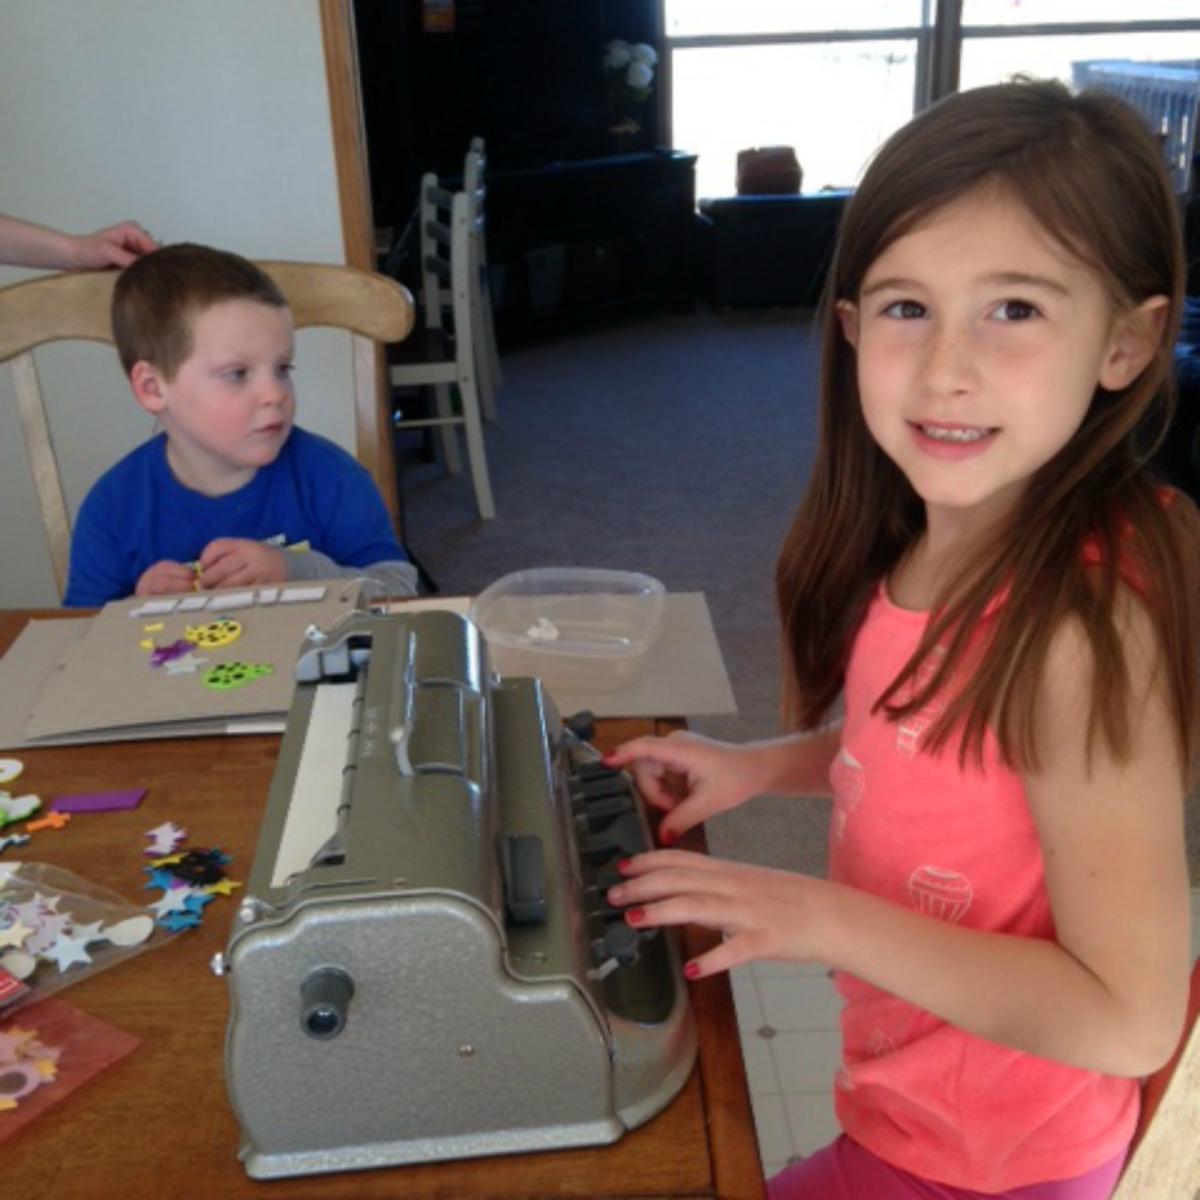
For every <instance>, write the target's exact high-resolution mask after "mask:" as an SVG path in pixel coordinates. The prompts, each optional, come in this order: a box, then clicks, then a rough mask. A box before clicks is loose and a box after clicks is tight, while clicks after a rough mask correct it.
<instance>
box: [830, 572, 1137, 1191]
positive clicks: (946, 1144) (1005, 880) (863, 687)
mask: <svg viewBox="0 0 1200 1200" xmlns="http://www.w3.org/2000/svg"><path fill="white" fill-rule="evenodd" d="M926 619H927V614H925V613H919V612H909V611H907V610H904V609H900V608H897V607H896V606H895V605H894V604H892V603H891V601H890V600H889V599H888V598H887V595H886V592H885V590H884V589H883V587H882V586H881V587H880V589H879V592H878V594H877V595H876V597H875V599H874V600H873V602H872V604H871V606H870V609H869V611H868V613H867V617H866V620H865V621H864V622H863V625H862V628H861V629H860V631H859V633H858V636H857V638H856V640H855V643H854V648H853V651H852V653H851V657H850V664H849V668H848V670H847V674H846V688H845V699H846V721H845V727H844V730H843V734H842V743H841V749H840V751H839V753H838V755H837V757H836V759H835V760H834V763H833V766H832V768H831V770H830V781H831V783H832V785H833V793H834V807H833V813H832V820H831V825H830V877H831V878H832V879H834V880H837V881H839V882H841V883H846V884H851V885H853V886H855V887H858V888H861V889H862V890H863V891H867V892H872V893H874V894H875V895H877V896H882V897H884V898H885V899H888V900H891V901H893V902H894V903H896V904H901V905H905V906H906V907H910V908H915V909H916V910H917V911H918V912H922V913H925V914H926V915H928V916H929V917H931V918H933V919H934V920H939V921H950V922H954V923H957V924H960V925H963V926H964V927H969V928H972V929H981V930H990V931H994V932H1004V933H1010V934H1020V935H1022V936H1024V937H1034V938H1053V937H1054V922H1053V918H1052V916H1051V912H1050V904H1049V899H1048V896H1047V893H1046V887H1045V880H1044V872H1043V865H1042V855H1041V849H1040V845H1039V843H1038V838H1037V831H1036V829H1035V827H1034V824H1033V819H1032V817H1031V816H1030V813H1029V809H1028V806H1027V804H1026V800H1025V789H1024V786H1023V784H1022V782H1021V779H1020V777H1019V776H1018V775H1017V774H1015V773H1014V772H1013V771H1011V770H1009V769H1008V768H1007V767H1005V766H1004V765H1003V763H1002V762H1001V761H1000V756H999V748H998V746H997V745H996V742H995V739H994V737H993V736H992V735H991V734H990V733H989V735H988V738H987V742H986V744H985V748H984V764H983V769H982V771H981V770H980V769H979V768H978V767H977V766H974V765H971V764H970V763H968V765H967V766H966V767H965V768H963V769H960V768H959V765H958V755H957V752H956V750H955V749H954V748H953V747H951V748H950V749H949V750H948V751H947V752H946V753H944V754H942V755H939V756H937V757H932V756H930V755H928V754H925V753H922V738H923V737H924V735H925V733H926V731H927V730H928V729H929V727H930V725H932V724H933V722H934V720H936V718H937V715H938V711H939V710H938V701H937V700H936V699H935V701H934V702H933V703H932V704H931V705H930V706H928V707H927V708H925V709H922V710H921V711H920V712H918V713H916V714H915V715H913V716H911V717H909V718H907V719H905V720H903V721H901V722H899V723H896V722H893V721H891V720H890V719H888V717H887V716H886V715H885V714H883V713H882V712H880V713H872V712H871V707H872V705H873V704H874V702H875V701H876V699H877V698H878V697H879V696H880V695H881V693H882V692H883V691H884V690H885V688H886V687H887V685H888V684H890V683H891V681H892V680H893V679H895V677H896V676H897V675H898V674H899V672H900V669H901V668H902V667H903V665H904V664H905V663H906V662H907V661H908V658H909V656H910V655H911V654H912V652H913V651H914V650H915V649H916V647H917V644H918V642H919V641H920V638H921V634H922V633H923V632H924V629H925V624H926ZM835 981H836V983H837V987H838V990H839V991H840V992H841V994H842V997H843V998H844V1000H845V1007H844V1009H843V1013H842V1040H843V1064H842V1068H841V1069H840V1070H839V1072H838V1075H837V1078H836V1080H835V1085H834V1091H835V1103H836V1108H837V1114H838V1118H839V1120H840V1121H841V1124H842V1127H843V1128H844V1129H845V1131H846V1132H847V1133H848V1134H849V1135H850V1136H851V1137H853V1138H854V1139H855V1140H856V1141H858V1142H860V1143H861V1144H862V1145H863V1146H865V1147H867V1148H868V1149H869V1150H871V1151H873V1152H874V1153H875V1154H878V1155H879V1156H880V1157H881V1158H883V1159H886V1160H887V1161H889V1162H891V1163H893V1164H895V1165H896V1166H898V1167H901V1168H903V1169H904V1170H906V1171H910V1172H912V1173H913V1174H916V1175H921V1176H924V1177H925V1178H928V1179H934V1180H938V1181H941V1182H943V1183H947V1184H951V1185H953V1186H955V1187H961V1188H970V1189H975V1190H977V1191H981V1192H1000V1191H1004V1190H1007V1189H1009V1188H1014V1187H1020V1186H1022V1185H1025V1184H1030V1183H1036V1182H1040V1181H1043V1180H1049V1179H1059V1178H1066V1177H1069V1176H1072V1175H1079V1174H1082V1173H1083V1172H1085V1171H1088V1170H1090V1169H1091V1168H1093V1167H1096V1166H1099V1165H1100V1164H1101V1163H1104V1162H1106V1161H1108V1160H1109V1159H1111V1158H1113V1157H1114V1156H1115V1155H1117V1154H1119V1153H1120V1152H1121V1151H1122V1149H1123V1148H1124V1147H1125V1146H1126V1145H1127V1144H1128V1142H1129V1139H1130V1137H1131V1136H1132V1133H1133V1128H1134V1125H1135V1123H1136V1120H1137V1113H1138V1102H1139V1085H1138V1082H1137V1081H1136V1080H1133V1079H1122V1078H1117V1077H1114V1076H1109V1075H1101V1074H1097V1073H1095V1072H1091V1071H1083V1070H1080V1069H1078V1068H1076V1067H1069V1066H1065V1065H1063V1064H1061V1063H1055V1062H1051V1061H1049V1060H1047V1059H1043V1058H1038V1057H1035V1056H1034V1055H1031V1054H1026V1053H1024V1052H1022V1051H1019V1050H1012V1049H1008V1048H1007V1047H1004V1046H1000V1045H998V1044H996V1043H994V1042H989V1041H986V1040H984V1039H983V1038H979V1037H975V1036H973V1035H971V1034H968V1033H964V1032H963V1031H962V1030H960V1029H958V1028H956V1027H955V1026H952V1025H949V1024H947V1023H946V1022H945V1021H942V1020H940V1019H939V1018H937V1017H934V1016H932V1015H931V1014H929V1013H928V1012H926V1011H925V1010H923V1009H920V1008H917V1007H915V1006H914V1005H912V1004H908V1003H906V1002H905V1001H903V1000H899V999H897V998H896V997H895V996H892V995H890V994H889V993H887V992H883V991H880V990H879V989H878V988H875V987H872V986H871V985H869V984H867V983H865V982H863V981H862V980H860V979H858V978H856V977H855V976H853V975H849V974H847V973H845V972H836V973H835ZM1014 986H1019V981H1014Z"/></svg>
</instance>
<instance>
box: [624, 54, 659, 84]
mask: <svg viewBox="0 0 1200 1200" xmlns="http://www.w3.org/2000/svg"><path fill="white" fill-rule="evenodd" d="M653 81H654V72H653V71H652V70H651V69H650V68H649V67H648V66H647V65H646V64H645V63H644V62H638V61H637V60H636V59H635V60H634V61H633V62H631V63H630V64H629V69H628V70H627V71H626V72H625V82H626V83H627V84H629V86H630V87H631V88H633V89H634V90H635V91H636V90H640V89H642V88H648V87H649V86H650V84H651V83H652V82H653Z"/></svg>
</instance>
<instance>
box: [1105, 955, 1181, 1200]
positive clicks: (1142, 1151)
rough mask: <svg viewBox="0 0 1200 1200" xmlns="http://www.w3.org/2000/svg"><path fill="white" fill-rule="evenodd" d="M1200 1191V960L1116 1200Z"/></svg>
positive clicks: (1148, 1089)
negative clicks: (1184, 1014) (1175, 1044)
mask: <svg viewBox="0 0 1200 1200" xmlns="http://www.w3.org/2000/svg"><path fill="white" fill-rule="evenodd" d="M1198 1194H1200V959H1197V960H1196V962H1195V963H1193V964H1192V990H1191V1000H1190V1002H1189V1004H1188V1017H1187V1023H1186V1024H1185V1026H1184V1030H1183V1036H1182V1037H1181V1038H1180V1040H1179V1048H1178V1049H1177V1050H1176V1051H1175V1054H1174V1057H1172V1059H1171V1061H1170V1062H1168V1063H1167V1065H1166V1066H1165V1067H1163V1068H1162V1069H1161V1070H1159V1071H1156V1072H1155V1073H1154V1074H1153V1075H1151V1076H1150V1078H1149V1079H1147V1080H1146V1082H1145V1084H1144V1085H1143V1089H1142V1112H1141V1116H1140V1117H1139V1119H1138V1127H1137V1132H1136V1133H1135V1134H1134V1138H1133V1148H1132V1149H1131V1150H1130V1152H1129V1159H1128V1161H1127V1162H1126V1164H1125V1170H1124V1171H1123V1172H1122V1173H1121V1179H1120V1182H1119V1183H1118V1184H1117V1188H1116V1191H1114V1192H1113V1200H1166V1198H1167V1197H1178V1200H1189V1197H1192V1196H1195V1195H1198Z"/></svg>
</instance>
